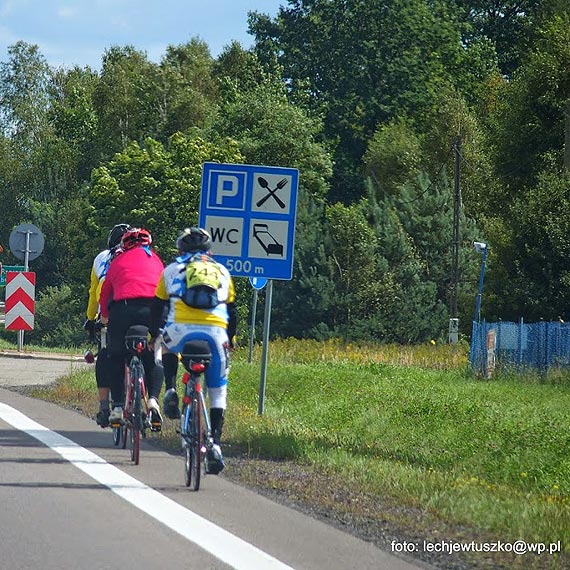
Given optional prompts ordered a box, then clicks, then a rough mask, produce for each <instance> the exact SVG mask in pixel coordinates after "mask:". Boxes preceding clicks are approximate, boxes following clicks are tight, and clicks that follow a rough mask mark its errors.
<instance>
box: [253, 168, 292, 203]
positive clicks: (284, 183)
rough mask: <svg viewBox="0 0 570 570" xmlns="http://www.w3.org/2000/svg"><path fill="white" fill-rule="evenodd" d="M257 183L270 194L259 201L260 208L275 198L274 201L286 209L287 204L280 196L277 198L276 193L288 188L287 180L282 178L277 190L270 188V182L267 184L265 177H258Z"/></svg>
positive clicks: (276, 187)
mask: <svg viewBox="0 0 570 570" xmlns="http://www.w3.org/2000/svg"><path fill="white" fill-rule="evenodd" d="M257 182H258V183H259V185H260V186H261V187H262V188H265V190H267V191H268V192H269V194H267V196H264V197H263V198H261V200H258V201H257V204H256V206H257V207H258V208H259V207H260V206H263V204H265V202H267V200H269V198H271V197H273V199H274V200H275V201H276V202H277V204H279V206H280V207H281V208H283V209H284V208H286V205H285V202H283V200H281V198H279V196H277V194H276V192H277V190H281V188H284V187H285V186H287V182H288V180H287V178H282V179H281V180H279V182H277V185H276V186H275V188H270V187H269V182H267V180H265V178H263V176H258V177H257Z"/></svg>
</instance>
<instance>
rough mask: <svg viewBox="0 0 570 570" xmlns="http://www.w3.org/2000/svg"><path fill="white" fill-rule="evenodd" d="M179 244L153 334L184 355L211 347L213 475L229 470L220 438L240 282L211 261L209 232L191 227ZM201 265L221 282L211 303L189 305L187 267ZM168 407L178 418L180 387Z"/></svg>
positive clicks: (159, 297)
mask: <svg viewBox="0 0 570 570" xmlns="http://www.w3.org/2000/svg"><path fill="white" fill-rule="evenodd" d="M176 245H177V248H178V252H179V253H180V255H179V257H177V258H176V260H175V261H174V262H173V263H171V264H169V265H168V266H167V267H166V268H165V269H164V271H163V273H162V275H161V277H160V279H159V282H158V285H157V288H156V293H155V299H154V304H153V306H152V317H151V327H150V333H151V336H152V338H153V339H156V337H157V336H158V335H159V334H160V332H161V331H162V333H163V343H164V345H165V346H166V348H167V349H168V350H169V351H170V352H175V353H178V352H181V351H182V348H183V346H184V344H185V343H186V342H187V341H189V340H194V339H200V340H205V341H207V342H208V344H209V346H210V351H211V353H212V361H211V363H210V365H209V367H208V368H207V369H206V373H205V376H206V385H207V387H208V394H209V396H210V423H211V428H212V439H213V446H212V449H211V450H209V451H208V456H207V462H206V463H207V469H208V472H210V473H219V472H220V471H221V470H222V469H223V467H224V463H223V458H222V451H221V448H220V440H221V435H222V426H223V422H224V413H225V409H226V405H227V387H228V372H229V351H230V349H231V348H233V338H234V336H235V333H236V327H237V317H236V308H235V289H234V283H233V281H232V278H231V276H230V273H229V271H228V270H227V269H226V268H225V267H224V266H223V265H222V264H220V263H217V262H216V261H215V260H214V259H213V258H212V257H211V255H210V253H211V252H210V250H211V247H212V240H211V237H210V234H209V233H208V232H207V231H206V230H204V229H202V228H187V229H185V230H184V231H183V232H182V233H181V234H180V236H179V237H178V239H177V241H176ZM196 263H198V264H199V267H202V268H203V270H204V272H206V273H208V272H209V273H210V274H211V275H215V278H216V282H217V285H216V286H217V290H216V291H215V294H214V295H215V301H211V300H209V301H208V303H207V304H206V305H204V304H202V303H201V302H200V301H197V302H194V301H189V296H188V295H187V291H188V289H189V288H192V283H189V281H188V277H187V269H188V267H189V266H191V267H194V264H196ZM200 264H201V265H200ZM184 299H186V301H185V300H184ZM210 301H211V302H210ZM188 302H190V303H194V304H193V305H189V304H187V303H188ZM164 409H165V412H166V413H167V415H168V416H169V417H176V415H178V414H175V413H169V412H168V410H172V409H176V410H178V396H177V394H176V391H175V389H170V390H168V391H167V392H166V394H165V396H164Z"/></svg>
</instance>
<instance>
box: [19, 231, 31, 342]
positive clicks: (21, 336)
mask: <svg viewBox="0 0 570 570" xmlns="http://www.w3.org/2000/svg"><path fill="white" fill-rule="evenodd" d="M22 233H25V234H26V247H25V250H24V271H28V269H29V264H30V234H31V233H32V232H31V231H30V230H26V231H25V232H22ZM23 350H24V331H18V352H22V351H23Z"/></svg>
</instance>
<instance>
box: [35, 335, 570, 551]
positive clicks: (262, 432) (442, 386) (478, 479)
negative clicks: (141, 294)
mask: <svg viewBox="0 0 570 570" xmlns="http://www.w3.org/2000/svg"><path fill="white" fill-rule="evenodd" d="M466 353H467V349H466V347H464V346H460V347H448V346H432V345H427V346H423V347H416V348H411V347H394V346H391V347H373V346H369V347H363V346H356V345H347V346H345V345H341V344H339V343H312V342H309V341H307V342H301V341H279V342H275V343H272V344H271V346H270V350H269V366H268V371H267V384H266V398H265V402H264V414H263V416H261V417H260V416H258V414H257V409H258V392H259V381H260V366H259V360H260V354H259V349H256V351H255V353H254V359H253V363H251V364H250V363H248V362H247V351H246V350H245V349H241V350H238V351H236V353H235V355H234V359H233V362H232V369H231V380H230V388H229V408H228V417H227V422H226V430H225V439H226V441H227V443H229V444H231V446H232V448H233V449H234V450H241V451H242V452H244V453H246V454H249V455H250V456H251V457H264V458H276V459H288V460H293V461H297V462H299V463H302V464H304V465H310V466H313V467H315V468H317V469H318V470H319V471H320V472H321V473H329V474H331V476H334V477H335V478H338V477H339V476H342V477H344V478H345V479H346V480H347V481H349V484H350V485H351V486H353V487H355V488H358V489H360V490H362V491H364V492H366V493H371V494H373V495H377V496H379V497H386V498H388V499H390V500H393V501H397V502H398V503H401V504H404V505H407V506H410V507H415V508H420V509H422V511H424V512H426V513H429V516H430V517H435V518H436V519H441V520H446V521H448V522H450V523H452V524H454V525H457V526H460V525H463V526H465V527H469V528H471V529H477V530H478V531H480V532H481V533H482V536H494V537H496V538H497V539H500V540H503V541H508V540H513V539H524V540H527V541H537V542H547V543H550V542H556V541H558V540H561V541H562V543H563V545H564V550H566V551H567V550H568V549H569V548H570V457H569V454H568V450H569V449H570V413H569V410H570V380H569V378H568V377H567V375H564V374H562V375H558V376H556V377H555V378H551V379H544V378H543V377H539V376H536V377H533V376H525V377H517V376H515V375H510V376H506V375H505V376H502V377H501V376H499V377H497V378H494V379H493V380H491V381H483V380H480V379H477V378H475V377H473V376H472V375H471V374H470V373H469V372H468V371H467V367H466ZM42 392H43V393H42V394H41V396H42V397H50V398H52V399H53V398H55V399H56V400H57V399H59V400H60V401H69V400H75V402H73V403H74V404H75V405H85V402H90V403H89V404H88V405H90V406H92V407H91V410H90V413H94V411H95V406H96V401H95V387H94V380H93V376H92V373H90V374H85V373H81V374H75V375H73V376H72V377H68V378H66V379H65V381H63V382H61V383H60V385H59V386H58V387H57V388H56V390H55V392H54V391H53V389H52V390H51V395H47V393H46V391H45V390H43V391H42ZM58 392H59V394H58ZM38 395H40V394H39V393H38ZM82 402H83V404H81V403H82ZM165 437H168V435H166V436H165Z"/></svg>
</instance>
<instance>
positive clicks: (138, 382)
mask: <svg viewBox="0 0 570 570" xmlns="http://www.w3.org/2000/svg"><path fill="white" fill-rule="evenodd" d="M147 338H148V328H147V327H145V326H143V325H135V326H132V327H130V328H129V329H128V330H127V334H126V335H125V347H126V349H127V352H128V355H129V360H128V362H127V363H126V364H125V407H124V412H123V422H122V423H111V427H112V429H113V442H114V443H115V445H117V446H118V445H120V444H121V443H122V447H123V449H125V448H126V446H127V440H128V441H129V444H130V450H131V461H133V462H134V464H135V465H138V464H139V461H140V445H141V437H142V438H145V437H146V430H147V429H149V428H150V424H149V423H148V418H149V410H148V397H147V391H146V386H145V373H144V366H143V363H142V354H143V351H145V350H147V342H148V341H147Z"/></svg>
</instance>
